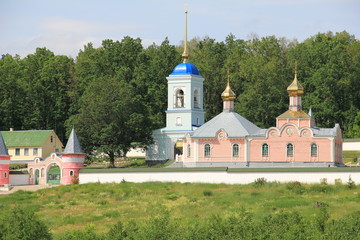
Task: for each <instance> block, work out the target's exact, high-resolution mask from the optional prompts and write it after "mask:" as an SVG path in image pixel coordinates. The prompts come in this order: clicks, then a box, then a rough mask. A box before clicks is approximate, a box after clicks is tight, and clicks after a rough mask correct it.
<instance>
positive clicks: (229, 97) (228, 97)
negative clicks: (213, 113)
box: [221, 81, 236, 101]
mask: <svg viewBox="0 0 360 240" xmlns="http://www.w3.org/2000/svg"><path fill="white" fill-rule="evenodd" d="M221 98H222V99H223V100H224V101H234V100H235V98H236V95H235V93H234V92H233V90H231V87H230V83H229V81H228V83H227V86H226V88H225V90H224V91H223V93H222V94H221Z"/></svg>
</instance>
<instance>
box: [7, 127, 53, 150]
mask: <svg viewBox="0 0 360 240" xmlns="http://www.w3.org/2000/svg"><path fill="white" fill-rule="evenodd" d="M52 132H53V130H24V131H2V132H1V134H2V135H3V138H4V140H5V144H6V146H7V147H38V146H42V145H43V144H44V143H45V141H46V140H47V139H48V137H49V136H50V134H51V133H52Z"/></svg>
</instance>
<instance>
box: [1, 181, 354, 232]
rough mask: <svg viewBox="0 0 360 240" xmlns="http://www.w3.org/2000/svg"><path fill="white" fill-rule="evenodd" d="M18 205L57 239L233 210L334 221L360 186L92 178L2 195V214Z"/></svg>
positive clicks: (349, 207)
mask: <svg viewBox="0 0 360 240" xmlns="http://www.w3.org/2000/svg"><path fill="white" fill-rule="evenodd" d="M19 207H24V208H28V209H32V210H34V211H35V212H36V214H37V215H38V216H39V218H40V219H41V220H42V221H44V222H45V223H46V224H47V226H48V227H49V228H50V230H51V232H52V233H53V235H54V236H55V238H61V236H63V234H64V233H66V232H71V231H75V230H81V231H83V230H84V229H85V228H88V227H89V226H90V227H91V228H92V229H93V231H94V233H96V234H103V233H106V232H107V231H108V230H109V229H110V228H111V227H112V226H114V224H115V223H116V222H118V221H121V222H122V224H123V225H124V226H126V227H127V228H129V227H131V225H133V224H134V222H136V224H137V226H145V225H146V224H148V223H149V222H151V221H153V219H154V218H155V219H163V218H164V216H167V217H168V218H166V219H168V220H166V221H170V220H171V221H172V223H173V224H175V225H176V226H178V227H179V228H186V226H194V225H196V224H198V223H199V222H206V221H209V219H212V218H214V217H215V216H217V217H219V218H220V219H221V218H227V217H229V216H231V215H232V214H235V213H236V214H237V213H240V215H243V216H248V215H247V214H250V215H251V219H252V221H255V222H256V221H258V222H261V221H265V220H266V219H267V218H268V217H269V216H279V214H280V215H281V214H284V213H293V212H296V213H297V214H299V215H300V216H301V217H302V218H303V219H304V221H309V222H313V221H316V219H317V218H318V217H319V216H320V215H319V214H321V209H323V208H326V211H327V214H328V215H329V220H327V221H328V222H329V223H330V222H331V221H330V220H334V221H343V220H342V219H346V217H347V216H349V215H351V214H353V213H356V212H358V213H359V212H360V187H359V186H355V185H354V184H352V183H351V182H349V183H342V184H341V183H338V184H336V185H327V184H326V181H325V180H323V183H322V184H300V183H298V182H293V183H288V184H280V183H277V182H270V183H268V182H266V179H258V180H257V181H256V182H255V183H253V184H247V185H226V184H193V183H185V184H181V183H160V182H149V183H128V182H124V183H119V184H115V183H112V184H100V183H91V184H84V185H71V186H59V187H56V188H50V189H43V190H39V191H37V192H26V191H18V192H16V193H13V194H10V195H0V209H1V211H2V214H6V212H7V211H9V210H10V209H12V208H19ZM215 218H216V217H215ZM169 219H170V220H169ZM204 226H205V225H204ZM63 239H64V238H63Z"/></svg>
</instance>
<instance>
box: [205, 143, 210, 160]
mask: <svg viewBox="0 0 360 240" xmlns="http://www.w3.org/2000/svg"><path fill="white" fill-rule="evenodd" d="M210 154H211V152H210V144H205V146H204V156H205V157H210Z"/></svg>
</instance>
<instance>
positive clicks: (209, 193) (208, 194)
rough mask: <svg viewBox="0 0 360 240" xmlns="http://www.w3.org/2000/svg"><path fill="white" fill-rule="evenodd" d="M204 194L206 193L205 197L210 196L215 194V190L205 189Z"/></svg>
mask: <svg viewBox="0 0 360 240" xmlns="http://www.w3.org/2000/svg"><path fill="white" fill-rule="evenodd" d="M203 195H204V196H205V197H210V196H212V195H214V194H213V192H212V191H210V190H204V191H203Z"/></svg>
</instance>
